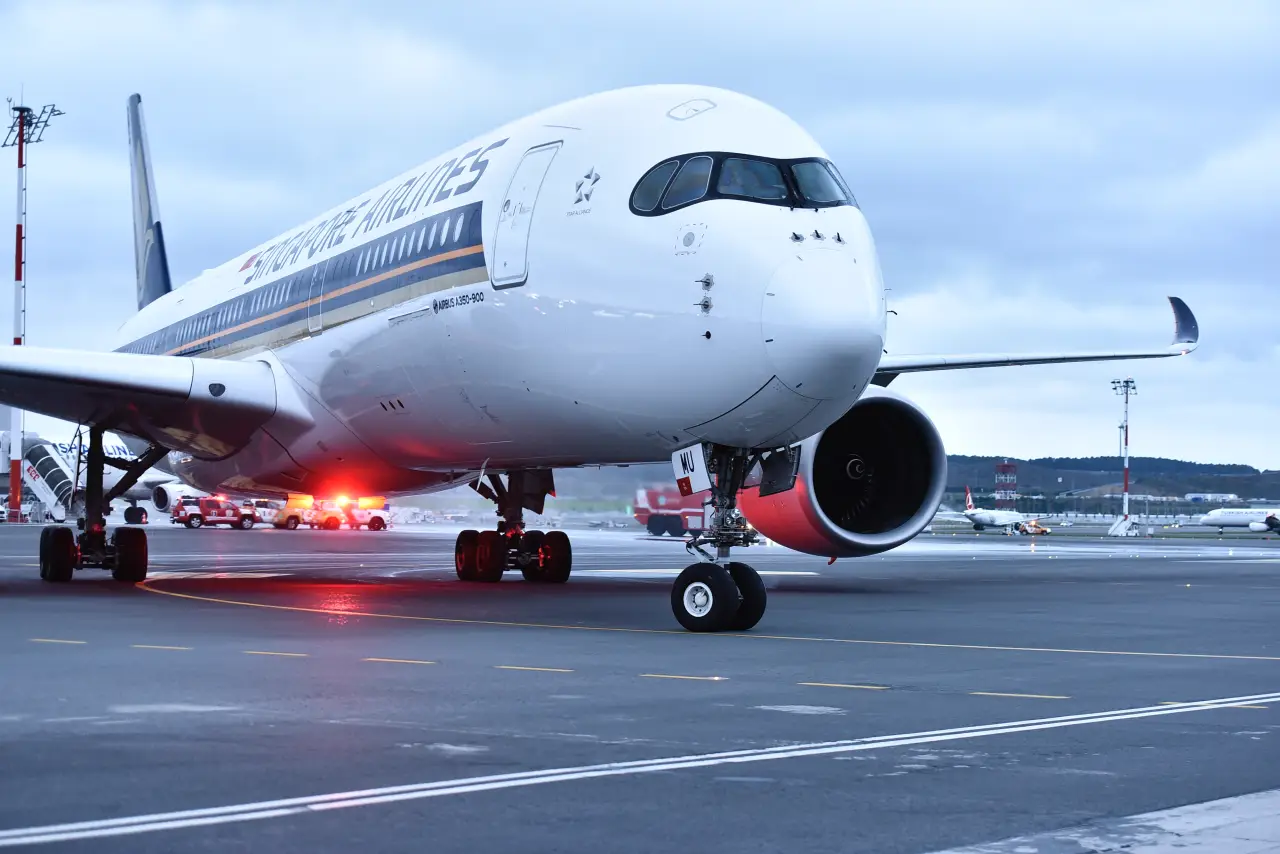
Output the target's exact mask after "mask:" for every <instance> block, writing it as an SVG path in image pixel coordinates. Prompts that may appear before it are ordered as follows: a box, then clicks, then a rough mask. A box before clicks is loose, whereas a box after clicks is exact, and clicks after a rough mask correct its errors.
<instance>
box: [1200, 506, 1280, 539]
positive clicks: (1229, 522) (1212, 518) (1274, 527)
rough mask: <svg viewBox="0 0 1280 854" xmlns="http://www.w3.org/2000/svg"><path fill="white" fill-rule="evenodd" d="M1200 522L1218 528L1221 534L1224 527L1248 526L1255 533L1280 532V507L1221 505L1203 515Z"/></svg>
mask: <svg viewBox="0 0 1280 854" xmlns="http://www.w3.org/2000/svg"><path fill="white" fill-rule="evenodd" d="M1199 522H1200V524H1201V525H1208V526H1210V527H1213V528H1217V529H1218V533H1219V534H1221V533H1222V529H1223V528H1248V529H1249V530H1250V531H1253V532H1254V533H1255V534H1265V533H1272V534H1280V508H1276V507H1219V508H1218V509H1216V510H1210V511H1209V512H1208V513H1206V514H1204V515H1203V516H1201V517H1200V520H1199Z"/></svg>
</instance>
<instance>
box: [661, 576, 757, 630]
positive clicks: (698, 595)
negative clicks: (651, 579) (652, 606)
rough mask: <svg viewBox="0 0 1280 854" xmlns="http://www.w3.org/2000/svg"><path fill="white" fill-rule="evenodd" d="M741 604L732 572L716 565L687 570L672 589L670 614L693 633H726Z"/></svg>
mask: <svg viewBox="0 0 1280 854" xmlns="http://www.w3.org/2000/svg"><path fill="white" fill-rule="evenodd" d="M741 602H742V597H741V595H740V594H739V593H738V586H737V585H736V584H734V583H733V576H732V575H730V574H729V570H727V569H725V568H724V567H723V566H719V565H717V564H714V563H695V564H692V565H691V566H687V567H685V570H684V572H682V573H680V575H679V576H678V577H677V578H676V583H675V584H674V585H672V587H671V610H672V612H673V613H674V614H675V615H676V620H677V621H679V623H680V625H682V626H684V627H685V628H686V629H688V630H689V631H691V632H722V631H725V630H726V629H728V628H730V626H731V623H732V621H733V618H734V616H735V615H736V614H737V613H738V606H739V605H740V604H741Z"/></svg>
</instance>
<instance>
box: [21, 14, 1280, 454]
mask: <svg viewBox="0 0 1280 854" xmlns="http://www.w3.org/2000/svg"><path fill="white" fill-rule="evenodd" d="M477 8H478V7H476V6H474V5H467V4H421V3H415V2H409V0H394V2H385V3H378V4H364V5H357V4H346V3H338V2H328V0H317V2H301V0H296V1H295V2H280V3H216V2H199V3H186V2H160V0H153V2H122V3H112V4H102V3H77V2H71V0H61V2H57V0H54V2H48V1H47V0H29V1H28V2H13V3H9V4H5V5H4V6H3V7H0V30H3V31H5V32H12V33H21V34H22V38H20V39H17V40H13V41H12V42H11V43H10V44H9V45H8V46H7V49H6V50H5V51H4V53H3V54H2V55H0V79H4V80H6V81H9V83H8V85H9V86H10V87H16V86H17V85H19V83H20V82H21V81H25V83H26V95H27V98H28V100H30V101H31V102H33V103H46V102H48V101H57V103H58V104H59V105H60V106H61V107H62V108H63V109H65V110H66V115H65V116H62V117H59V118H58V119H57V120H56V122H55V125H54V126H53V127H52V128H51V129H50V131H49V134H48V136H47V139H46V141H45V142H44V143H42V144H41V146H40V147H39V148H38V149H36V150H35V151H33V156H32V168H31V195H30V208H31V221H30V233H31V239H30V245H29V249H30V253H29V254H30V259H31V266H30V268H29V275H30V279H31V282H32V287H31V290H30V296H29V301H28V308H29V327H30V331H31V339H32V342H33V343H40V344H49V345H67V344H70V343H73V342H74V343H76V344H77V345H80V346H86V347H106V346H108V343H109V340H110V334H111V332H112V330H114V328H115V327H116V326H117V325H118V324H119V323H120V322H121V321H122V320H123V319H125V318H126V317H127V316H128V315H129V313H130V312H131V311H132V306H133V293H134V285H133V263H134V262H133V245H132V237H131V229H130V224H129V216H130V204H129V190H128V161H127V158H126V144H125V127H124V121H123V113H124V101H125V98H126V96H127V95H128V94H129V93H131V92H134V91H138V92H141V93H142V95H143V98H144V103H145V105H146V110H147V121H148V131H149V134H150V139H151V152H152V155H153V157H154V161H155V167H156V172H157V179H158V192H159V201H160V209H161V213H162V214H163V217H164V222H165V227H166V234H167V238H168V241H169V250H170V259H171V263H172V264H173V267H174V272H175V274H176V275H177V276H178V277H179V278H189V277H192V276H194V275H197V274H198V273H199V272H200V271H201V270H204V269H206V268H209V267H213V266H215V265H216V264H218V263H220V262H222V261H224V260H226V259H227V258H230V257H233V256H235V255H236V254H238V253H240V252H243V251H244V250H246V249H247V248H249V247H250V246H253V245H255V244H257V243H259V242H261V241H263V240H266V239H269V238H270V237H271V236H272V235H274V234H277V233H280V232H283V231H286V230H287V229H289V228H290V227H292V226H293V225H295V224H296V223H298V222H301V221H303V220H305V219H307V218H309V217H310V216H312V215H314V214H315V213H316V212H318V211H320V210H323V209H325V208H328V207H330V206H332V205H335V204H338V203H340V202H341V201H343V200H344V199H346V198H349V197H351V196H353V195H355V194H356V193H359V192H361V191H363V190H364V189H366V188H368V187H371V186H373V185H375V184H377V183H379V182H381V181H383V180H385V179H386V178H387V177H389V176H391V175H393V174H396V173H398V172H400V171H402V170H404V169H407V168H409V167H411V166H413V165H415V164H417V163H420V162H423V161H425V160H427V159H428V158H430V157H432V156H434V155H435V154H436V153H438V152H440V151H442V150H444V149H446V148H448V147H450V146H452V145H454V144H456V143H457V142H458V141H460V140H463V139H466V138H469V137H471V136H473V135H476V134H479V133H483V132H485V131H486V130H488V129H489V128H492V127H494V126H497V125H499V124H502V123H504V122H506V121H508V120H510V119H513V118H516V117H518V116H520V115H523V114H526V113H529V112H532V111H534V110H536V109H539V108H541V107H544V106H548V105H550V104H553V103H556V102H559V101H563V100H568V99H570V98H573V97H577V96H581V95H585V94H589V93H591V92H595V91H599V90H603V89H608V88H613V87H616V86H621V85H630V84H638V83H650V82H672V81H679V82H703V83H707V84H711V85H720V86H726V87H728V88H731V89H736V90H739V91H743V92H746V93H748V94H751V95H754V96H756V97H759V98H761V99H763V100H765V101H767V102H769V103H772V104H774V105H775V106H777V107H779V108H780V109H782V110H784V111H785V112H786V113H788V114H789V115H791V116H793V117H794V118H796V119H797V120H798V121H800V122H801V123H802V124H804V125H805V126H806V127H808V128H809V129H810V130H811V131H812V132H813V133H814V135H815V137H816V138H817V139H818V140H819V141H820V142H821V143H822V145H823V146H824V147H825V148H826V149H827V150H828V151H829V153H830V154H831V156H832V158H833V159H834V160H835V161H836V162H837V163H838V164H839V165H840V167H841V169H842V170H843V171H844V172H845V174H846V175H847V177H848V178H849V180H850V182H851V183H852V184H853V186H854V189H855V192H856V193H857V195H858V199H859V202H860V203H861V204H862V206H863V209H864V210H865V211H866V212H867V214H868V217H869V218H870V222H871V226H872V229H873V231H874V233H875V235H876V239H877V244H878V247H879V249H880V252H881V256H882V261H883V267H884V270H885V277H886V281H887V283H888V284H889V286H890V287H892V288H893V291H892V293H891V299H890V304H891V306H892V307H894V308H895V309H896V310H898V311H899V315H898V316H897V317H894V318H892V320H891V330H892V337H891V339H890V347H891V349H892V350H893V351H894V352H908V351H914V352H938V351H955V352H971V351H975V350H992V349H1010V350H1012V349H1035V350H1044V349H1051V348H1064V349H1073V348H1078V347H1084V348H1086V349H1094V348H1098V347H1104V346H1135V345H1146V344H1148V343H1157V344H1158V343H1162V342H1163V341H1165V340H1166V339H1167V338H1168V335H1169V325H1170V324H1169V315H1168V309H1167V307H1166V306H1165V304H1164V302H1163V300H1164V297H1165V296H1166V295H1167V294H1176V295H1179V296H1182V297H1184V298H1186V299H1187V301H1188V302H1189V303H1190V304H1191V306H1192V308H1193V309H1194V310H1195V311H1196V312H1197V314H1198V316H1199V318H1200V320H1201V326H1202V330H1203V342H1202V345H1201V349H1200V351H1199V352H1197V353H1196V354H1195V355H1194V356H1192V357H1189V358H1187V359H1176V360H1164V361H1159V362H1144V363H1135V364H1133V365H1123V366H1121V365H1101V366H1098V365H1092V366H1090V365H1082V366H1062V367H1046V368H1011V369H995V370H990V371H973V372H948V373H940V374H937V375H934V376H915V377H904V378H901V379H900V380H898V381H897V382H896V383H895V384H894V386H893V387H894V389H895V390H900V391H903V392H905V393H907V394H910V395H912V396H916V397H918V399H919V400H920V402H921V403H922V404H924V405H926V406H927V407H928V409H929V411H930V412H933V413H935V414H936V417H937V418H938V421H939V424H940V425H942V426H943V427H944V428H945V435H946V438H947V441H948V446H949V447H950V448H951V449H952V450H954V451H956V452H960V453H965V452H973V453H979V452H981V453H1002V452H1003V453H1010V454H1019V455H1026V456H1041V455H1046V454H1067V453H1089V454H1097V453H1109V452H1110V447H1111V445H1110V436H1111V431H1112V430H1113V429H1114V424H1112V422H1113V421H1115V420H1116V419H1117V418H1118V411H1117V409H1116V403H1115V401H1114V399H1112V398H1110V397H1109V395H1110V389H1109V385H1108V383H1109V380H1110V379H1111V378H1112V377H1113V375H1115V374H1116V372H1126V371H1127V372H1132V373H1133V374H1134V376H1135V377H1136V378H1138V379H1139V382H1140V386H1141V392H1140V394H1141V398H1140V400H1139V401H1138V403H1137V405H1136V407H1135V419H1142V421H1141V429H1140V430H1139V422H1138V421H1136V420H1135V436H1137V437H1140V439H1139V442H1140V444H1139V445H1138V446H1137V447H1138V448H1141V452H1143V453H1147V452H1152V453H1154V452H1155V451H1156V449H1157V448H1159V449H1160V451H1161V452H1162V453H1166V454H1167V455H1169V456H1181V457H1186V458H1191V459H1220V460H1222V461H1238V462H1247V463H1251V464H1254V465H1269V466H1270V467H1273V468H1280V449H1277V448H1275V447H1274V442H1273V441H1272V439H1271V437H1270V436H1269V435H1268V434H1267V431H1266V429H1264V428H1263V426H1262V425H1267V424H1273V423H1275V421H1276V419H1277V417H1280V398H1278V396H1277V395H1276V394H1275V393H1274V392H1273V391H1272V390H1273V389H1274V388H1275V382H1274V377H1275V374H1276V370H1277V367H1280V334H1278V333H1277V332H1276V327H1275V325H1274V323H1273V322H1272V318H1273V316H1274V311H1273V310H1272V306H1273V305H1274V304H1275V302H1276V297H1277V295H1278V294H1280V286H1278V284H1277V280H1276V270H1277V269H1280V241H1276V240H1275V239H1274V234H1273V232H1274V226H1275V223H1276V222H1277V221H1280V216H1277V214H1280V210H1277V205H1278V204H1280V203H1278V202H1277V201H1276V200H1277V199H1278V198H1280V185H1278V184H1277V181H1280V165H1278V163H1280V102H1277V99H1276V96H1275V91H1274V82H1273V81H1275V80H1276V79H1280V54H1278V53H1277V52H1276V51H1275V50H1274V45H1275V44H1277V43H1280V8H1277V7H1276V5H1275V4H1273V3H1267V2H1239V3H1233V4H1230V5H1229V6H1222V7H1221V8H1218V7H1214V8H1212V9H1210V8H1207V7H1205V6H1204V5H1203V4H1201V3H1198V2H1133V3H1123V4H1120V3H1110V2H1096V3H1082V2H1042V3H1036V4H1026V3H1022V2H1013V0H1008V2H996V0H974V2H966V3H954V2H950V0H922V2H918V3H911V4H901V3H891V2H871V1H870V0H868V2H855V0H816V2H813V3H808V4H803V5H801V6H796V7H794V8H790V7H788V8H787V9H785V10H784V9H782V7H779V6H777V5H776V4H774V5H768V4H751V3H741V2H731V0H710V2H706V3H698V4H689V3H687V2H684V0H648V1H647V2H645V3H643V4H627V3H621V4H600V3H597V2H593V0H564V2H559V3H552V4H530V3H522V2H515V0H510V2H493V3H491V4H490V5H488V6H485V7H484V10H483V13H482V14H477ZM11 90H12V89H11ZM744 144H748V145H749V141H747V142H746V143H744ZM0 174H2V170H0ZM10 174H11V173H10ZM6 180H12V179H6ZM3 195H4V184H3V183H0V197H3ZM0 305H7V301H0ZM3 311H4V310H3V309H0V312H3ZM3 322H5V321H4V318H3V317H0V323H3Z"/></svg>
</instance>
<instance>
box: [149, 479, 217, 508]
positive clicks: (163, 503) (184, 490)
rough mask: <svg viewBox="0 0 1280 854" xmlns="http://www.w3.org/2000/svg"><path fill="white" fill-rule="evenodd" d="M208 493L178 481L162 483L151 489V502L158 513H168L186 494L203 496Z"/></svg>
mask: <svg viewBox="0 0 1280 854" xmlns="http://www.w3.org/2000/svg"><path fill="white" fill-rule="evenodd" d="M208 494H209V493H207V492H201V491H200V490H198V489H192V488H191V487H186V486H182V485H181V484H178V483H162V484H160V485H159V486H157V487H156V488H155V489H153V490H151V503H152V504H153V505H155V508H156V512H157V513H167V512H169V509H170V508H172V507H173V503H174V502H175V501H177V500H178V499H179V498H181V497H182V496H184V495H194V496H196V497H203V496H206V495H208Z"/></svg>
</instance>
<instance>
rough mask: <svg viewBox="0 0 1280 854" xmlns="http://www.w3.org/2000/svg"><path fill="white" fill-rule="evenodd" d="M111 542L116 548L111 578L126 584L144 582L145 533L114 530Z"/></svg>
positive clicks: (138, 529)
mask: <svg viewBox="0 0 1280 854" xmlns="http://www.w3.org/2000/svg"><path fill="white" fill-rule="evenodd" d="M111 541H112V542H113V543H114V544H115V547H116V561H115V566H114V567H112V569H111V577H112V578H114V579H115V580H116V581H123V582H126V583H128V584H137V583H138V582H140V581H146V580H147V532H146V531H144V530H142V529H141V528H116V530H115V533H114V534H112V536H111Z"/></svg>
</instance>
